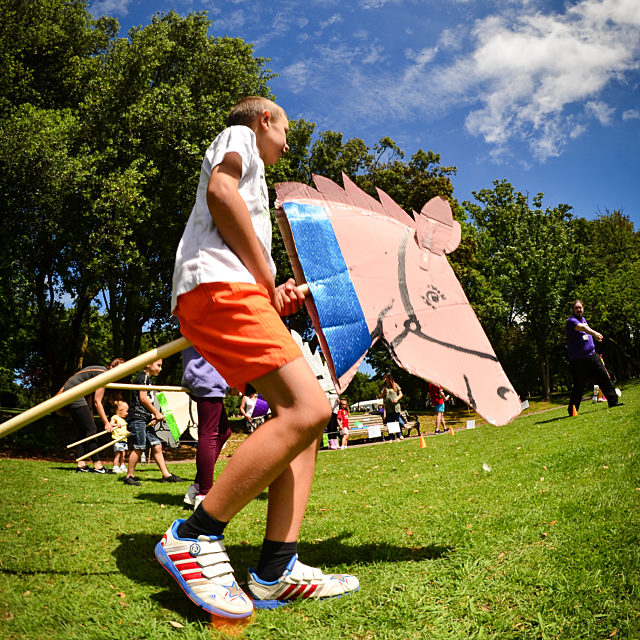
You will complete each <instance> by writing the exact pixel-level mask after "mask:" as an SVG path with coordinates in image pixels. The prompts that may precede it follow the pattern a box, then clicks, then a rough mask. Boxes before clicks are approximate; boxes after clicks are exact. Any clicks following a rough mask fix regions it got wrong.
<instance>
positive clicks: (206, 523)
mask: <svg viewBox="0 0 640 640" xmlns="http://www.w3.org/2000/svg"><path fill="white" fill-rule="evenodd" d="M227 524H228V523H227V522H220V520H216V519H215V518H214V517H212V516H210V515H209V514H208V513H207V512H206V511H205V510H204V507H203V506H202V505H201V504H200V505H198V508H197V509H196V510H195V511H194V512H193V515H192V516H191V517H190V518H189V519H188V520H185V521H184V522H183V523H182V524H181V525H180V526H179V527H178V535H179V536H180V537H181V538H194V539H197V538H198V536H221V535H222V534H223V533H224V528H225V527H226V526H227Z"/></svg>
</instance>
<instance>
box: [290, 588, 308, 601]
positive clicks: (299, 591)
mask: <svg viewBox="0 0 640 640" xmlns="http://www.w3.org/2000/svg"><path fill="white" fill-rule="evenodd" d="M307 586H308V585H306V584H303V585H300V586H299V587H298V588H297V589H296V590H295V591H294V592H293V593H292V594H291V595H290V596H289V600H295V599H296V598H298V597H300V596H301V595H302V594H303V593H304V591H305V589H306V588H307Z"/></svg>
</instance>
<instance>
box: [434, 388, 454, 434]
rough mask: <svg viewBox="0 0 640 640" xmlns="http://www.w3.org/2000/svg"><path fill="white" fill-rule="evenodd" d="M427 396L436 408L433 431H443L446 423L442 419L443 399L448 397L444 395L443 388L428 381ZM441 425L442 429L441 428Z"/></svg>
mask: <svg viewBox="0 0 640 640" xmlns="http://www.w3.org/2000/svg"><path fill="white" fill-rule="evenodd" d="M429 398H430V399H431V404H432V405H433V408H434V409H435V410H436V430H435V433H436V434H438V433H445V432H446V430H447V425H446V424H445V421H444V401H445V400H448V399H449V396H447V395H445V393H444V389H443V388H442V387H439V386H438V385H437V384H433V383H432V382H430V383H429ZM441 427H442V429H441Z"/></svg>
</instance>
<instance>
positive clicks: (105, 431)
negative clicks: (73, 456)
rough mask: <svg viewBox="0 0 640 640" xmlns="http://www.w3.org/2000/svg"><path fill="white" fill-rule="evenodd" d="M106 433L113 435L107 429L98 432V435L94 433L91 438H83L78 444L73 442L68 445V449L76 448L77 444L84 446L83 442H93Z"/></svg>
mask: <svg viewBox="0 0 640 640" xmlns="http://www.w3.org/2000/svg"><path fill="white" fill-rule="evenodd" d="M105 433H111V432H110V431H107V430H106V429H105V430H104V431H98V433H94V434H93V435H92V436H89V437H88V438H83V439H82V440H78V441H76V442H72V443H71V444H68V445H67V449H71V447H75V446H76V445H77V444H82V443H83V442H88V441H89V440H93V439H94V438H97V437H98V436H102V435H104V434H105Z"/></svg>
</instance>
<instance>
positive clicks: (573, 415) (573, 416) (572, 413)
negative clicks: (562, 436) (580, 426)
mask: <svg viewBox="0 0 640 640" xmlns="http://www.w3.org/2000/svg"><path fill="white" fill-rule="evenodd" d="M577 415H578V412H577V411H576V408H575V406H574V405H571V417H572V418H575V417H576V416H577Z"/></svg>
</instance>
